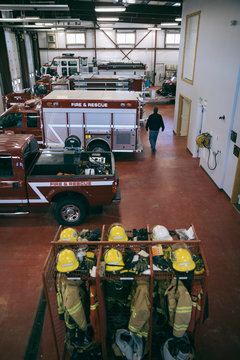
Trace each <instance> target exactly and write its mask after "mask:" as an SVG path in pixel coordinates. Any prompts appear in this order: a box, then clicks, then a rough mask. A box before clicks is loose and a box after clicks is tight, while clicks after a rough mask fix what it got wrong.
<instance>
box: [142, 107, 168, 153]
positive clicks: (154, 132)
mask: <svg viewBox="0 0 240 360" xmlns="http://www.w3.org/2000/svg"><path fill="white" fill-rule="evenodd" d="M148 128H149V130H150V131H149V142H150V145H151V149H152V152H153V154H155V152H156V149H155V146H156V142H157V137H158V133H159V129H160V128H161V129H162V131H164V129H165V126H164V122H163V118H162V115H160V114H158V108H157V107H155V108H154V113H153V114H151V115H150V116H149V118H148V119H147V123H146V130H147V131H148Z"/></svg>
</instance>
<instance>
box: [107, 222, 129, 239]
mask: <svg viewBox="0 0 240 360" xmlns="http://www.w3.org/2000/svg"><path fill="white" fill-rule="evenodd" d="M108 241H128V237H127V235H126V233H125V230H124V228H123V227H122V225H114V226H113V227H112V228H111V229H110V231H109V235H108Z"/></svg>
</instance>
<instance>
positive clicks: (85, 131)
mask: <svg viewBox="0 0 240 360" xmlns="http://www.w3.org/2000/svg"><path fill="white" fill-rule="evenodd" d="M140 113H141V103H140V101H139V99H138V93H136V92H129V91H117V92H116V91H84V90H82V91H81V90H55V91H53V92H51V93H50V94H48V95H47V96H45V97H43V98H42V99H41V101H40V100H37V99H32V100H29V101H27V102H26V103H25V104H24V105H14V106H13V107H11V108H10V109H8V111H6V112H5V113H3V114H2V115H1V116H0V132H2V133H4V132H6V131H8V132H9V131H10V132H14V133H18V134H19V133H24V134H34V135H35V136H36V138H37V140H38V143H39V144H40V145H42V146H43V147H51V148H61V147H64V142H65V140H66V138H67V137H68V136H70V135H76V136H78V138H79V139H80V141H81V144H82V145H81V146H82V148H83V149H86V150H89V151H95V150H105V151H109V150H112V151H115V152H141V151H143V147H142V144H141V138H140V116H141V115H140Z"/></svg>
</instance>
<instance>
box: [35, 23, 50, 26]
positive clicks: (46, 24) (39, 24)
mask: <svg viewBox="0 0 240 360" xmlns="http://www.w3.org/2000/svg"><path fill="white" fill-rule="evenodd" d="M35 25H36V26H53V23H35Z"/></svg>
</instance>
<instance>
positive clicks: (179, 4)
mask: <svg viewBox="0 0 240 360" xmlns="http://www.w3.org/2000/svg"><path fill="white" fill-rule="evenodd" d="M173 6H181V3H175V4H173Z"/></svg>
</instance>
